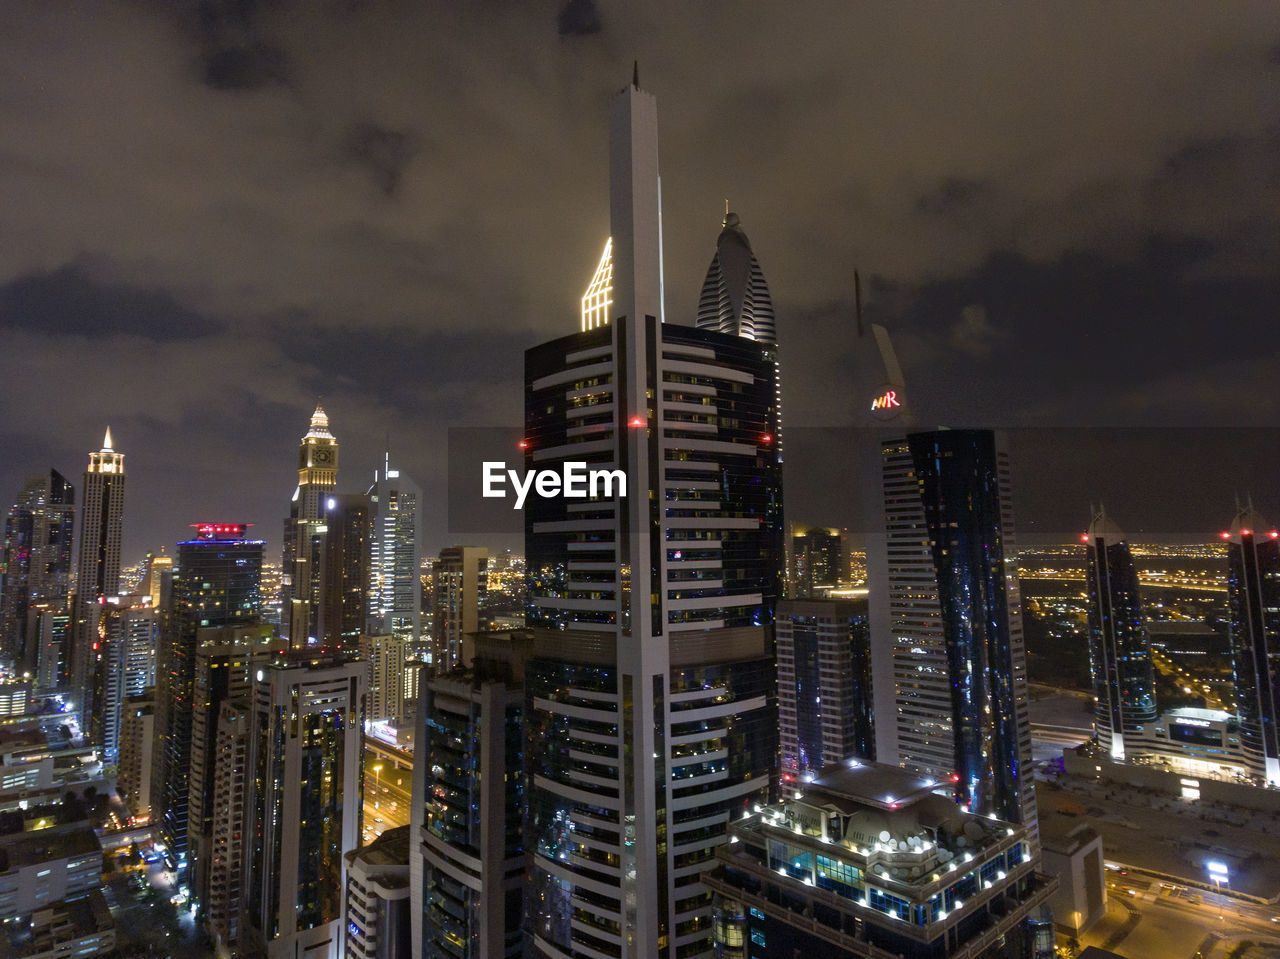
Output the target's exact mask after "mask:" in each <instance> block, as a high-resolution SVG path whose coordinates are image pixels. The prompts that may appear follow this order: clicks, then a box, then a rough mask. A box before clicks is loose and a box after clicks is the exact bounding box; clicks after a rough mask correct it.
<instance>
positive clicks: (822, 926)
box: [703, 760, 1054, 959]
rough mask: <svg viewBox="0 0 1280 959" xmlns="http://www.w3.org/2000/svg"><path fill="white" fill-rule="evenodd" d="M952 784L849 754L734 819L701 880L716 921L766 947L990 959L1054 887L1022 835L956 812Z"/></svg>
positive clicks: (1002, 824) (1015, 828)
mask: <svg viewBox="0 0 1280 959" xmlns="http://www.w3.org/2000/svg"><path fill="white" fill-rule="evenodd" d="M951 790H952V785H951V784H950V783H946V782H942V783H940V782H934V781H931V780H928V779H921V778H918V777H915V776H912V775H910V774H908V773H906V772H904V771H903V770H902V769H900V768H898V767H895V766H886V765H880V764H877V763H861V762H858V761H856V760H849V761H847V762H844V763H840V764H836V765H833V766H828V767H827V768H825V769H824V770H823V771H822V772H821V773H820V774H819V775H817V776H815V777H813V778H812V779H811V780H809V781H808V782H807V783H806V784H805V786H804V790H803V792H802V793H801V794H800V795H799V796H798V797H797V798H795V799H792V800H787V801H784V802H783V803H782V804H781V805H780V806H777V807H768V808H759V809H758V812H756V813H755V814H753V815H749V816H747V817H746V818H744V819H741V820H739V821H737V822H735V823H732V824H731V825H730V826H729V837H730V838H729V844H728V845H727V846H723V847H721V848H720V849H719V850H718V851H717V857H718V858H719V860H720V865H719V867H718V868H717V869H716V870H715V872H714V873H712V874H711V875H710V876H705V877H704V878H703V882H704V883H705V884H706V885H708V886H709V887H711V888H712V889H713V890H715V892H716V893H717V897H716V901H717V918H718V920H720V923H721V928H723V929H725V930H730V932H727V933H726V934H727V935H732V934H733V933H732V929H733V927H734V924H735V923H739V924H741V925H742V926H745V929H740V931H741V932H742V933H743V934H744V939H745V938H750V939H751V941H752V942H754V943H755V944H757V945H765V944H766V943H767V945H766V949H769V950H770V951H768V952H761V953H760V954H761V955H766V954H768V955H772V954H774V952H773V951H772V950H774V949H777V948H778V947H782V952H779V953H778V954H782V953H783V952H785V953H786V954H788V955H789V954H790V951H789V950H790V949H792V948H802V949H804V948H814V947H820V948H829V947H830V946H831V945H836V946H838V947H840V948H841V949H842V950H843V951H841V952H839V953H834V954H835V955H841V956H868V957H887V956H890V955H892V956H898V955H900V954H905V955H910V956H913V957H956V956H965V957H972V959H976V957H979V956H987V955H997V954H998V953H997V952H993V951H989V950H993V949H995V948H996V945H997V943H998V942H1000V941H1002V940H1006V939H1009V940H1011V939H1013V938H1016V937H1018V936H1020V935H1022V932H1021V929H1022V923H1023V920H1025V919H1026V918H1027V917H1028V915H1029V914H1030V913H1031V912H1032V910H1033V909H1036V908H1037V907H1039V906H1040V905H1042V904H1043V903H1044V901H1045V900H1046V899H1047V898H1048V896H1049V894H1050V893H1051V892H1052V891H1053V888H1054V883H1053V881H1052V880H1050V879H1048V878H1047V877H1044V876H1042V875H1039V874H1038V873H1037V872H1036V867H1035V862H1034V860H1033V859H1032V846H1031V842H1030V841H1029V839H1028V834H1027V831H1026V829H1024V828H1023V827H1022V826H1020V825H1017V824H1015V823H1009V822H1004V821H1002V820H999V819H995V818H992V817H984V816H979V815H976V814H973V813H967V812H965V811H964V810H963V809H961V808H960V807H959V806H958V805H956V803H955V801H954V800H953V799H952V798H951V797H950V793H951ZM718 935H719V933H718ZM762 940H763V942H762ZM750 954H751V955H755V954H756V953H755V952H752V953H750ZM823 954H824V955H827V954H832V953H826V952H824V953H823Z"/></svg>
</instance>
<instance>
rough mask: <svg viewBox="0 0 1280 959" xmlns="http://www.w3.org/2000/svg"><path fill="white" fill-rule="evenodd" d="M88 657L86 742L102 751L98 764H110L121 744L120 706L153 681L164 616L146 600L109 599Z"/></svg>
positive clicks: (149, 598)
mask: <svg viewBox="0 0 1280 959" xmlns="http://www.w3.org/2000/svg"><path fill="white" fill-rule="evenodd" d="M103 613H104V615H103V616H102V618H101V620H100V627H99V640H98V644H97V647H98V648H97V650H96V655H95V657H94V689H95V692H94V703H95V707H94V711H93V715H92V716H90V717H89V731H90V738H91V740H92V742H94V743H95V744H96V745H99V746H101V747H102V758H103V762H104V763H106V764H107V765H112V764H114V763H115V762H116V760H117V758H118V756H119V752H120V744H121V736H122V731H123V727H122V721H123V719H122V717H123V711H124V703H125V701H126V700H127V699H129V698H130V697H134V696H141V695H142V694H143V693H144V691H145V690H146V689H147V688H148V687H151V686H154V685H155V683H156V651H157V649H158V647H159V645H160V641H161V637H162V630H161V627H162V625H163V623H164V612H163V611H162V610H160V609H157V608H156V607H154V606H152V605H151V597H150V596H147V597H142V596H113V597H111V598H110V599H109V600H108V601H107V602H106V603H105V604H104V606H103Z"/></svg>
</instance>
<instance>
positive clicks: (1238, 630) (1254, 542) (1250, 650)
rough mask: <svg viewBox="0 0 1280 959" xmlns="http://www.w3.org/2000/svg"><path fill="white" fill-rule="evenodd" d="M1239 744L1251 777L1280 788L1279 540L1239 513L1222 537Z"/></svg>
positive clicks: (1249, 512) (1251, 515)
mask: <svg viewBox="0 0 1280 959" xmlns="http://www.w3.org/2000/svg"><path fill="white" fill-rule="evenodd" d="M1222 535H1223V537H1224V538H1225V539H1226V540H1227V543H1228V547H1227V551H1228V558H1229V560H1230V565H1229V567H1228V572H1227V592H1228V597H1229V600H1230V604H1231V652H1232V655H1233V657H1234V659H1235V675H1236V708H1237V710H1238V712H1239V715H1240V743H1241V745H1242V746H1243V747H1244V750H1245V758H1246V759H1247V760H1248V761H1249V764H1250V766H1251V767H1252V769H1253V772H1254V774H1255V775H1257V776H1258V777H1259V778H1265V779H1266V781H1267V784H1268V785H1270V786H1277V785H1280V725H1278V724H1280V539H1278V536H1277V533H1276V531H1275V530H1274V529H1272V528H1271V527H1269V526H1267V524H1266V522H1265V521H1264V520H1263V519H1262V517H1261V516H1259V515H1258V514H1257V513H1255V512H1254V511H1253V509H1252V508H1248V509H1242V510H1240V512H1238V513H1237V514H1236V518H1235V519H1234V520H1233V521H1232V523H1231V529H1230V531H1228V532H1226V533H1223V534H1222Z"/></svg>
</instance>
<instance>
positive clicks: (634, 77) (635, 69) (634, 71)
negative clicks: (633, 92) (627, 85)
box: [631, 60, 640, 90]
mask: <svg viewBox="0 0 1280 959" xmlns="http://www.w3.org/2000/svg"><path fill="white" fill-rule="evenodd" d="M631 85H632V86H633V87H635V88H636V89H637V90H639V89H640V61H639V60H635V61H633V62H632V66H631Z"/></svg>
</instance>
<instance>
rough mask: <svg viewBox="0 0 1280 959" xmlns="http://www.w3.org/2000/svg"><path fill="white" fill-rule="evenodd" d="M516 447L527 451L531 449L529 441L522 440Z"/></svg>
mask: <svg viewBox="0 0 1280 959" xmlns="http://www.w3.org/2000/svg"><path fill="white" fill-rule="evenodd" d="M516 446H518V447H520V448H521V449H522V450H527V449H528V448H529V441H528V440H521V441H520V442H519V443H517V444H516Z"/></svg>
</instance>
